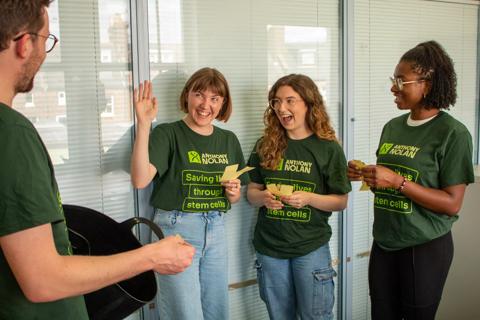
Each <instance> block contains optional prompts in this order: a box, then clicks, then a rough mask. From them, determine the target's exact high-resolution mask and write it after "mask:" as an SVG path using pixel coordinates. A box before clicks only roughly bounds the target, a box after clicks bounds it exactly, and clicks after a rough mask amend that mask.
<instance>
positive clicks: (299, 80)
mask: <svg viewBox="0 0 480 320" xmlns="http://www.w3.org/2000/svg"><path fill="white" fill-rule="evenodd" d="M283 86H289V87H291V88H292V89H293V90H294V91H295V92H296V93H298V94H299V95H300V97H301V98H302V99H303V101H304V102H305V105H306V106H307V108H308V111H307V114H306V119H305V120H306V122H307V125H308V127H309V128H310V130H312V131H313V133H314V134H315V135H316V136H317V137H318V138H320V139H325V140H330V141H337V137H336V136H335V130H334V129H333V127H332V126H331V124H330V117H329V116H328V114H327V110H326V109H325V105H324V103H323V98H322V95H321V94H320V92H319V90H318V87H317V85H316V84H315V82H313V80H312V79H310V78H309V77H307V76H306V75H303V74H289V75H287V76H284V77H282V78H280V79H278V80H277V82H275V84H274V85H273V86H272V88H271V89H270V91H269V92H268V100H269V101H270V100H271V99H273V98H275V95H276V94H277V91H278V89H279V88H280V87H283ZM263 122H264V123H265V131H264V135H263V137H262V139H261V140H260V142H259V143H258V146H257V153H258V154H259V156H260V159H261V162H260V165H261V166H262V167H263V168H266V169H270V170H274V169H275V168H276V167H277V166H278V164H279V162H280V160H281V158H282V157H283V156H284V152H285V149H286V148H287V130H285V128H284V127H283V126H282V124H281V123H280V120H279V119H278V117H277V115H276V114H275V112H274V111H273V110H272V109H271V108H267V110H265V114H264V117H263Z"/></svg>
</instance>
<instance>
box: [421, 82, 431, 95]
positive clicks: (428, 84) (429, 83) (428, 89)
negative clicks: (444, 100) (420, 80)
mask: <svg viewBox="0 0 480 320" xmlns="http://www.w3.org/2000/svg"><path fill="white" fill-rule="evenodd" d="M430 90H432V81H431V80H430V81H425V90H424V91H423V97H424V98H425V97H426V96H427V95H428V94H429V93H430Z"/></svg>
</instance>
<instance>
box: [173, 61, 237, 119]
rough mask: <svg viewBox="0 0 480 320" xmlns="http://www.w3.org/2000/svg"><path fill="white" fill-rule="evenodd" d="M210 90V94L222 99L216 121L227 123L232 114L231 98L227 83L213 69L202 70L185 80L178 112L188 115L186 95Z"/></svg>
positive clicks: (218, 72)
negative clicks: (212, 93)
mask: <svg viewBox="0 0 480 320" xmlns="http://www.w3.org/2000/svg"><path fill="white" fill-rule="evenodd" d="M207 89H210V90H211V91H212V92H214V93H216V94H218V95H219V96H221V97H223V105H222V109H221V110H220V112H219V113H218V115H217V118H216V119H217V120H219V121H223V122H227V121H228V118H230V115H231V114H232V97H231V95H230V89H229V88H228V83H227V80H226V79H225V77H224V76H223V74H222V73H221V72H220V71H218V70H217V69H214V68H202V69H200V70H197V71H196V72H195V73H194V74H192V76H191V77H190V78H189V79H188V80H187V83H185V86H184V87H183V90H182V93H181V94H180V110H182V111H183V112H185V113H188V98H187V96H188V93H189V92H190V91H203V90H207Z"/></svg>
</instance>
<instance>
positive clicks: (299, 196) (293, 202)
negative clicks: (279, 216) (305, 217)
mask: <svg viewBox="0 0 480 320" xmlns="http://www.w3.org/2000/svg"><path fill="white" fill-rule="evenodd" d="M311 196H312V193H311V192H306V191H295V192H294V193H293V194H292V195H291V196H282V197H281V198H280V199H281V200H282V202H284V203H286V204H288V205H290V206H292V207H294V208H297V209H300V208H302V207H305V206H306V205H308V204H309V203H310V197H311Z"/></svg>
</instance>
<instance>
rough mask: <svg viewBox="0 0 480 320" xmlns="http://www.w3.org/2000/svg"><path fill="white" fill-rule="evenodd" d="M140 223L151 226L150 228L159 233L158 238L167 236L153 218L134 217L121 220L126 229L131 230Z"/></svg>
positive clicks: (121, 224)
mask: <svg viewBox="0 0 480 320" xmlns="http://www.w3.org/2000/svg"><path fill="white" fill-rule="evenodd" d="M140 223H144V224H146V225H147V226H149V227H150V229H152V231H153V232H154V233H155V234H156V235H157V237H158V239H163V238H165V236H164V235H163V232H162V229H160V227H159V226H157V225H156V224H155V223H153V222H152V221H151V220H148V219H147V218H141V217H133V218H130V219H127V220H125V221H123V222H121V223H120V226H121V227H122V228H124V229H127V230H130V231H131V230H132V228H133V227H134V226H136V225H137V224H140Z"/></svg>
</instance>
